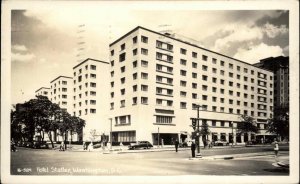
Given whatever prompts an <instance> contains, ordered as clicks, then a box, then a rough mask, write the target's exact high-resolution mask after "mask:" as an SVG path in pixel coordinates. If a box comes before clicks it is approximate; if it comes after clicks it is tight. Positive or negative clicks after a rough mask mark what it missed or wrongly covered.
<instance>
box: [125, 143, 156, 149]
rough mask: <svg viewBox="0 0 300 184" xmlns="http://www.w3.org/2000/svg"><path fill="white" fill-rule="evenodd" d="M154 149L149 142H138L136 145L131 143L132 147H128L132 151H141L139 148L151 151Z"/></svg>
mask: <svg viewBox="0 0 300 184" xmlns="http://www.w3.org/2000/svg"><path fill="white" fill-rule="evenodd" d="M152 147H153V145H152V144H151V143H150V142H148V141H137V142H134V143H130V145H129V146H128V148H129V149H131V150H134V149H139V148H143V149H149V148H152Z"/></svg>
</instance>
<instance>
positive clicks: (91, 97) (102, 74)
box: [72, 58, 110, 141]
mask: <svg viewBox="0 0 300 184" xmlns="http://www.w3.org/2000/svg"><path fill="white" fill-rule="evenodd" d="M72 83H73V90H72V91H73V97H72V100H73V101H72V106H73V112H72V114H73V115H75V116H78V117H80V118H82V119H84V120H85V121H86V125H85V127H84V130H83V140H84V141H91V140H93V139H94V138H95V140H99V139H100V135H102V134H103V133H105V134H106V135H107V134H108V131H107V129H108V127H105V125H108V122H109V119H108V118H109V116H108V113H109V90H110V88H109V63H108V62H104V61H100V60H95V59H90V58H88V59H86V60H84V61H82V62H81V63H79V64H77V65H76V66H74V67H73V81H72ZM91 130H96V134H97V136H95V137H93V136H91V134H90V132H91ZM93 141H94V140H93Z"/></svg>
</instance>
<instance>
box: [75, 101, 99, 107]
mask: <svg viewBox="0 0 300 184" xmlns="http://www.w3.org/2000/svg"><path fill="white" fill-rule="evenodd" d="M89 101H90V105H96V100H89ZM81 105H82V102H78V106H79V107H81ZM85 105H88V100H85ZM73 107H74V108H76V104H73Z"/></svg>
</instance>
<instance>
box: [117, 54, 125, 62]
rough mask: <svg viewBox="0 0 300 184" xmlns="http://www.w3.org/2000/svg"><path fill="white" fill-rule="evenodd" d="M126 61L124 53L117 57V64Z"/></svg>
mask: <svg viewBox="0 0 300 184" xmlns="http://www.w3.org/2000/svg"><path fill="white" fill-rule="evenodd" d="M125 59H126V53H122V54H120V55H119V62H123V61H125Z"/></svg>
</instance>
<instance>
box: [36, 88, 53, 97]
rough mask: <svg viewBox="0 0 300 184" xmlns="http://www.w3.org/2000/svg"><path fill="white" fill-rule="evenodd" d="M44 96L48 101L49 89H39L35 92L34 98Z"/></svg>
mask: <svg viewBox="0 0 300 184" xmlns="http://www.w3.org/2000/svg"><path fill="white" fill-rule="evenodd" d="M40 95H41V96H46V97H47V98H48V99H49V100H50V98H51V97H50V88H46V87H41V88H40V89H38V90H36V91H35V96H40Z"/></svg>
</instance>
